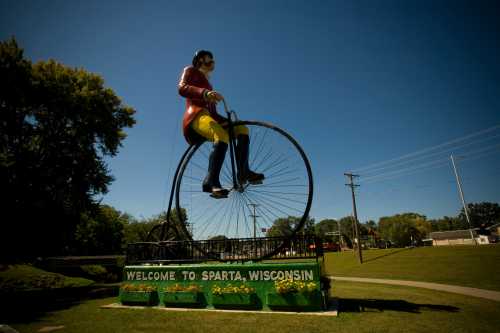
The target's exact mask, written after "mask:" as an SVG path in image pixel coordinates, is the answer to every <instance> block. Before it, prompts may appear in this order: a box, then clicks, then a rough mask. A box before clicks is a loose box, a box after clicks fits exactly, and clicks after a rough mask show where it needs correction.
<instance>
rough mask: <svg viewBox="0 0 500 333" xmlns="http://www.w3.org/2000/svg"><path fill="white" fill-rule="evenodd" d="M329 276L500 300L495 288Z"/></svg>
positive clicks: (335, 278) (338, 277)
mask: <svg viewBox="0 0 500 333" xmlns="http://www.w3.org/2000/svg"><path fill="white" fill-rule="evenodd" d="M329 278H330V279H332V280H338V281H353V282H367V283H382V284H392V285H398V286H409V287H417V288H426V289H433V290H439V291H446V292H450V293H455V294H462V295H467V296H474V297H480V298H486V299H490V300H493V301H497V302H500V292H498V291H493V290H486V289H478V288H469V287H460V286H453V285H449V284H440V283H430V282H418V281H405V280H388V279H370V278H358V277H346V276H329Z"/></svg>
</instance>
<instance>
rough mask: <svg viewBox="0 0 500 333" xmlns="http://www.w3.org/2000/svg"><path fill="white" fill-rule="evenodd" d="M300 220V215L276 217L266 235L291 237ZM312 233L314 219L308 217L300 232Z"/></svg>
mask: <svg viewBox="0 0 500 333" xmlns="http://www.w3.org/2000/svg"><path fill="white" fill-rule="evenodd" d="M299 222H300V217H296V216H288V217H286V218H279V219H276V220H275V221H274V223H273V225H272V226H271V228H269V229H268V230H267V233H266V235H267V237H289V236H291V235H292V232H293V230H294V229H295V227H296V226H297V224H298V223H299ZM312 233H314V219H312V218H310V217H308V218H307V219H306V221H305V222H304V226H303V227H302V229H301V230H299V232H298V234H312Z"/></svg>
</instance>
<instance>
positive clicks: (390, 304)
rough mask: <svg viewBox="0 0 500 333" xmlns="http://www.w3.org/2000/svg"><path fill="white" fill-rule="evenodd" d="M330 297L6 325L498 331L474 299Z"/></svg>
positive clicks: (489, 305)
mask: <svg viewBox="0 0 500 333" xmlns="http://www.w3.org/2000/svg"><path fill="white" fill-rule="evenodd" d="M332 294H334V295H336V296H337V297H339V298H340V311H341V312H340V314H339V316H338V317H316V316H291V315H276V314H236V313H214V312H203V313H200V312H166V311H158V310H154V309H144V310H137V309H126V310H123V309H101V308H100V307H99V306H101V305H104V304H110V303H114V302H116V298H106V299H100V300H91V301H85V302H82V303H79V304H73V305H68V306H67V307H66V308H64V309H62V310H61V309H60V310H57V311H50V312H46V313H43V314H38V315H37V316H34V317H33V316H32V317H29V318H30V319H29V321H28V320H26V319H24V320H23V322H22V323H19V322H17V323H16V322H15V321H10V322H9V321H7V324H9V325H11V326H12V327H14V328H16V329H17V330H18V331H19V332H37V331H38V330H40V329H41V328H43V327H47V326H64V329H62V330H60V331H61V332H75V333H78V332H92V333H100V332H103V333H104V332H106V333H108V332H148V333H154V332H190V333H191V332H207V333H208V332H217V333H226V332H229V333H235V332H273V333H277V332H294V333H299V332H350V333H352V332H435V331H438V330H439V331H441V332H498V328H499V327H500V306H499V303H497V302H493V301H487V300H483V299H479V298H470V297H465V296H461V295H455V294H449V293H442V292H436V291H430V290H426V289H419V288H407V287H400V286H387V285H378V284H363V283H351V282H336V283H335V284H334V286H333V289H332ZM25 318H26V317H25ZM4 322H5V321H4Z"/></svg>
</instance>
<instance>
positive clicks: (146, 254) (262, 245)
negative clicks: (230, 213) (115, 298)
mask: <svg viewBox="0 0 500 333" xmlns="http://www.w3.org/2000/svg"><path fill="white" fill-rule="evenodd" d="M322 255H323V247H322V243H321V241H320V239H318V238H316V237H315V236H309V235H306V236H296V237H293V238H285V237H265V238H235V239H217V240H199V241H189V240H183V241H163V242H139V243H131V244H128V246H127V260H126V261H127V264H129V265H134V264H146V263H151V264H154V263H182V262H202V261H211V260H219V261H249V260H253V261H259V260H262V259H300V258H316V259H317V258H319V257H320V256H322Z"/></svg>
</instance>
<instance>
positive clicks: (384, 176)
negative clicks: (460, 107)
mask: <svg viewBox="0 0 500 333" xmlns="http://www.w3.org/2000/svg"><path fill="white" fill-rule="evenodd" d="M499 149H500V144H495V145H492V146H488V147H485V148H482V149H478V150H475V151H469V152H465V154H466V155H463V154H460V156H461V158H460V159H461V160H473V159H477V158H481V157H485V156H488V155H491V154H494V153H496V152H497V151H498V150H499ZM490 150H491V151H490ZM448 163H449V162H448V158H447V157H443V158H440V159H437V160H435V161H429V162H425V163H422V164H419V165H413V166H408V167H406V168H402V169H399V170H394V171H389V172H385V173H380V174H377V175H374V176H369V177H365V176H361V179H360V183H363V184H369V183H373V182H379V181H384V180H389V179H394V178H398V177H402V176H408V175H411V174H414V173H418V172H422V171H429V170H432V169H436V168H441V167H444V166H445V165H447V164H448Z"/></svg>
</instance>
